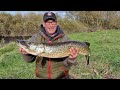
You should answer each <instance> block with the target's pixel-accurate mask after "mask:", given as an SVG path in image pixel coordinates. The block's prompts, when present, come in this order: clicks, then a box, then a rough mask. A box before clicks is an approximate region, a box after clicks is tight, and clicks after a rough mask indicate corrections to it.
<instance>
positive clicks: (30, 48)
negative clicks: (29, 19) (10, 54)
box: [16, 40, 44, 55]
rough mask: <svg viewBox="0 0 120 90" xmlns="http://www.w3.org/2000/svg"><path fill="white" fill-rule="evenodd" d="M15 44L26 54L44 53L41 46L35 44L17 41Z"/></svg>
mask: <svg viewBox="0 0 120 90" xmlns="http://www.w3.org/2000/svg"><path fill="white" fill-rule="evenodd" d="M16 43H17V45H18V46H19V47H21V48H24V49H25V50H27V52H29V53H30V54H33V55H38V54H40V53H42V52H43V51H44V46H43V44H37V43H35V42H30V41H27V40H17V41H16Z"/></svg>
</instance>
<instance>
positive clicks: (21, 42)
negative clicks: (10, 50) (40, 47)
mask: <svg viewBox="0 0 120 90" xmlns="http://www.w3.org/2000/svg"><path fill="white" fill-rule="evenodd" d="M16 43H17V45H18V46H19V47H21V48H25V49H27V48H29V47H30V44H28V42H27V41H26V40H16Z"/></svg>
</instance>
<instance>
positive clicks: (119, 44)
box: [0, 30, 120, 79]
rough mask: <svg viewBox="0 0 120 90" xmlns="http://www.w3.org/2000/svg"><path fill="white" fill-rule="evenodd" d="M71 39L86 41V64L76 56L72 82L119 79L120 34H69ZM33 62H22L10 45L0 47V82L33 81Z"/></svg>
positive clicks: (117, 32)
mask: <svg viewBox="0 0 120 90" xmlns="http://www.w3.org/2000/svg"><path fill="white" fill-rule="evenodd" d="M69 37H70V38H71V39H72V40H77V41H88V42H90V48H91V57H90V64H89V65H86V60H85V57H84V56H82V55H79V56H78V58H77V61H78V64H77V65H76V66H72V67H71V70H70V75H71V76H74V78H76V79H120V61H119V60H120V31H119V30H104V31H97V32H89V33H88V32H83V33H74V34H70V35H69ZM34 71H35V63H34V62H33V63H26V62H25V61H24V60H23V58H22V56H21V54H20V53H19V52H18V47H17V45H16V44H15V43H14V42H12V43H10V44H7V45H5V46H4V47H2V48H0V79H34V78H35V77H34Z"/></svg>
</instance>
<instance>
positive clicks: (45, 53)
mask: <svg viewBox="0 0 120 90" xmlns="http://www.w3.org/2000/svg"><path fill="white" fill-rule="evenodd" d="M16 43H17V45H18V46H19V47H21V48H23V49H25V50H26V51H27V52H28V53H29V54H32V55H35V56H42V57H48V58H63V57H67V56H69V55H70V48H71V47H73V48H78V50H79V54H81V55H84V56H85V58H86V59H87V65H88V64H89V57H90V43H89V42H80V41H64V42H58V43H53V44H48V43H36V42H30V41H28V40H16Z"/></svg>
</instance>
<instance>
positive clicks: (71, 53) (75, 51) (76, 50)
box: [69, 47, 79, 60]
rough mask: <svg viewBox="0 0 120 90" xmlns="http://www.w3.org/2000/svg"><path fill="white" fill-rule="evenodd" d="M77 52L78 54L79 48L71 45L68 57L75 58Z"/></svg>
mask: <svg viewBox="0 0 120 90" xmlns="http://www.w3.org/2000/svg"><path fill="white" fill-rule="evenodd" d="M78 54H79V49H77V48H73V47H72V48H70V55H69V58H70V59H71V60H74V59H75V58H77V56H78Z"/></svg>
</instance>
